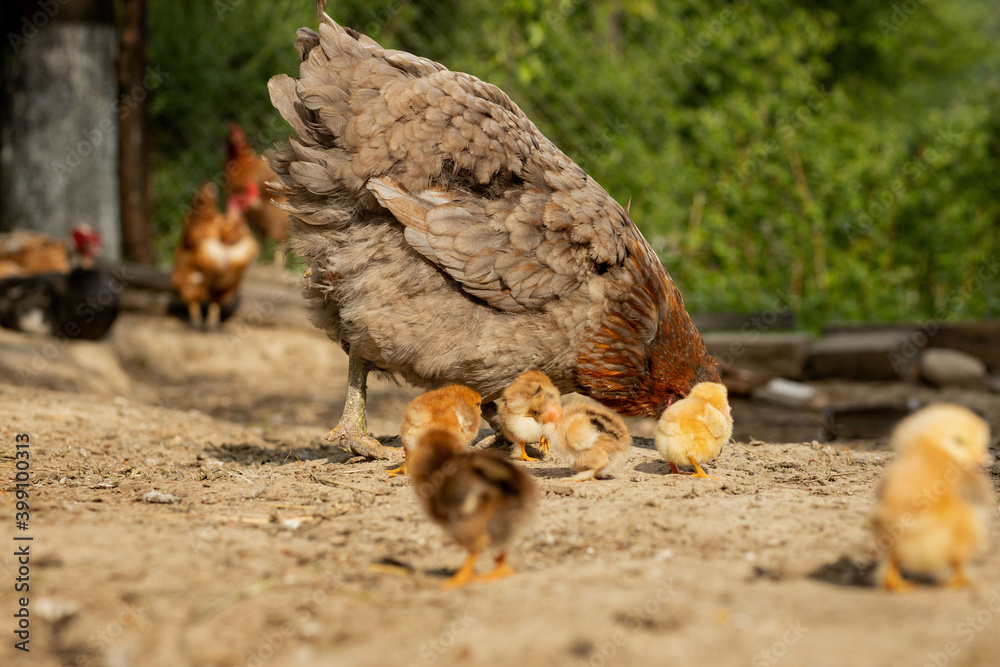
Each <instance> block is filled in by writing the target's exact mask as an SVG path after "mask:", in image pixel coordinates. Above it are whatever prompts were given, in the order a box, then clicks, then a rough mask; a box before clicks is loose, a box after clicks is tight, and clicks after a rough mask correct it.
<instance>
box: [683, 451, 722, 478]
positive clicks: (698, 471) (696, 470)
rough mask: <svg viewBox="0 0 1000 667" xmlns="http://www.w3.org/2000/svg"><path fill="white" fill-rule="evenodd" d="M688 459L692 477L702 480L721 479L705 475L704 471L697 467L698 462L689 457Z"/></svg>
mask: <svg viewBox="0 0 1000 667" xmlns="http://www.w3.org/2000/svg"><path fill="white" fill-rule="evenodd" d="M688 458H689V459H691V465H693V466H694V475H693V476H694V477H701V478H702V479H721V478H719V477H712V476H711V475H706V474H705V471H704V470H702V469H701V466H700V465H698V462H697V461H695V460H694V457H693V456H689V457H688Z"/></svg>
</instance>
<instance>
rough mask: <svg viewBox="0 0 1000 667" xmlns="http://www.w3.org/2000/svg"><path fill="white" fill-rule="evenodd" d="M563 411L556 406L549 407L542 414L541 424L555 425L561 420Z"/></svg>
mask: <svg viewBox="0 0 1000 667" xmlns="http://www.w3.org/2000/svg"><path fill="white" fill-rule="evenodd" d="M562 416H563V411H562V408H561V407H559V406H558V405H550V406H549V407H547V408H545V410H544V411H543V412H542V423H543V424H555V423H557V422H559V421H560V420H562Z"/></svg>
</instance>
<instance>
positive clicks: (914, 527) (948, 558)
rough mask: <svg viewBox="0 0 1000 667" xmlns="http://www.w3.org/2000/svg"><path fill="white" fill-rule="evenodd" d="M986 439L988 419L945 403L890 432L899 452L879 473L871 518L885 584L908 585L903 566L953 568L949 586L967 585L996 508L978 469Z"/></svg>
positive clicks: (931, 571)
mask: <svg viewBox="0 0 1000 667" xmlns="http://www.w3.org/2000/svg"><path fill="white" fill-rule="evenodd" d="M988 443H989V427H988V426H987V425H986V422H984V421H983V420H982V419H980V418H979V417H977V416H976V415H975V414H973V413H972V412H970V411H969V410H967V409H965V408H963V407H960V406H958V405H950V404H946V403H942V404H937V405H931V406H929V407H926V408H924V409H923V410H920V411H919V412H916V413H914V414H912V415H910V416H909V417H907V418H906V419H904V420H903V421H901V422H900V423H899V425H898V426H897V427H896V430H895V431H893V434H892V443H891V444H892V447H893V449H895V450H896V452H898V454H899V456H898V457H897V459H896V460H895V461H894V462H893V463H892V464H891V465H890V466H889V467H888V468H886V470H885V473H883V475H882V482H881V484H880V487H879V492H878V507H877V509H876V511H875V517H874V520H873V522H872V524H873V528H874V531H875V538H876V545H877V547H878V549H879V551H881V552H882V554H883V559H882V562H881V564H880V566H879V570H880V571H879V576H878V577H877V579H878V580H880V583H881V584H882V585H883V586H885V587H886V588H888V589H890V590H897V591H905V590H909V589H911V588H912V587H913V584H912V583H910V582H908V581H906V580H905V579H903V577H902V575H901V573H900V571H901V570H906V571H907V572H911V573H914V574H921V575H925V576H935V575H938V576H939V575H940V574H942V573H944V572H946V571H947V570H948V569H949V568H950V570H951V575H952V576H951V579H950V581H949V585H951V586H964V585H966V584H967V583H968V579H967V578H966V576H965V563H966V562H967V561H968V560H969V559H970V558H971V557H972V556H973V555H974V554H975V552H976V551H977V550H978V548H979V546H980V544H981V543H982V542H983V539H984V538H985V536H986V534H987V532H988V521H989V514H990V509H991V508H992V507H993V505H994V498H993V489H992V487H991V486H990V483H989V481H988V480H987V479H986V476H985V475H983V474H982V472H980V470H979V465H980V463H981V462H982V460H983V458H984V456H985V454H986V450H987V446H988Z"/></svg>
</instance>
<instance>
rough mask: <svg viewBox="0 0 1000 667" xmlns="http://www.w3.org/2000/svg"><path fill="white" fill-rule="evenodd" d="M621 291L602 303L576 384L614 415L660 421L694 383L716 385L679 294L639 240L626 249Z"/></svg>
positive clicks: (711, 364)
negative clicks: (597, 326)
mask: <svg viewBox="0 0 1000 667" xmlns="http://www.w3.org/2000/svg"><path fill="white" fill-rule="evenodd" d="M622 271H623V272H624V274H625V276H624V277H625V280H623V281H622V284H624V285H629V286H630V287H631V289H626V290H622V291H621V292H620V293H618V294H613V295H609V299H608V303H607V306H606V309H607V310H606V312H607V314H606V315H605V317H604V318H603V320H602V323H601V327H600V329H599V330H597V331H595V332H594V333H593V335H592V336H591V337H590V338H589V339H588V340H587V341H585V342H584V344H583V346H582V347H581V350H580V353H579V356H578V359H577V380H578V382H579V384H580V385H581V386H582V387H583V389H584V391H585V392H586V393H587V394H588V395H589V396H591V397H592V398H594V399H596V400H598V401H600V402H601V403H603V404H604V405H606V406H608V407H609V408H612V409H613V410H615V411H616V412H618V413H619V414H622V415H625V416H629V417H635V416H646V417H654V418H656V417H659V416H660V414H661V413H662V412H663V410H664V409H665V408H666V407H667V405H668V404H669V403H670V402H671V401H672V400H674V399H676V398H680V397H683V396H686V395H687V394H688V392H689V391H690V390H691V387H692V386H694V385H695V384H697V383H698V382H704V381H713V382H718V381H719V375H718V372H717V371H716V370H715V360H714V359H712V358H711V357H710V356H709V355H708V352H707V350H706V349H705V343H704V341H703V340H702V338H701V335H700V334H699V333H698V330H697V329H695V327H694V324H692V322H691V318H690V317H688V314H687V311H685V310H684V301H683V299H682V298H681V294H680V292H679V291H678V290H677V289H676V288H675V287H674V284H673V281H672V280H671V279H670V276H669V274H667V270H666V269H665V268H663V265H662V264H661V263H660V261H659V259H657V258H656V255H655V254H654V253H653V251H652V249H651V248H649V246H648V245H647V244H646V243H645V240H644V239H641V238H640V239H638V240H633V241H632V242H631V243H630V244H629V257H628V258H627V259H626V260H625V264H624V266H623V267H622Z"/></svg>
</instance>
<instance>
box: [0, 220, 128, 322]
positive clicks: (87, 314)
mask: <svg viewBox="0 0 1000 667" xmlns="http://www.w3.org/2000/svg"><path fill="white" fill-rule="evenodd" d="M100 251H101V235H100V234H98V233H97V232H96V231H94V229H93V228H92V227H91V226H90V225H87V224H80V225H76V226H75V227H74V228H73V230H72V232H71V234H70V238H69V239H67V240H63V239H57V238H54V237H51V236H48V235H47V234H41V233H38V232H33V231H29V230H23V229H15V230H13V231H11V232H8V233H6V234H0V326H3V327H5V328H7V329H16V330H18V331H27V332H32V333H39V334H47V335H51V336H61V337H66V338H84V339H89V340H96V339H99V338H103V337H104V336H105V335H106V334H107V333H108V331H109V330H110V329H111V325H112V324H114V322H115V320H116V319H117V317H118V311H119V297H120V295H121V292H122V289H123V285H122V284H121V283H119V281H118V279H117V278H116V277H115V276H114V275H113V274H112V272H111V270H110V269H109V268H108V267H107V266H103V265H98V264H95V261H94V260H95V258H96V257H97V255H99V254H100Z"/></svg>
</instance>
